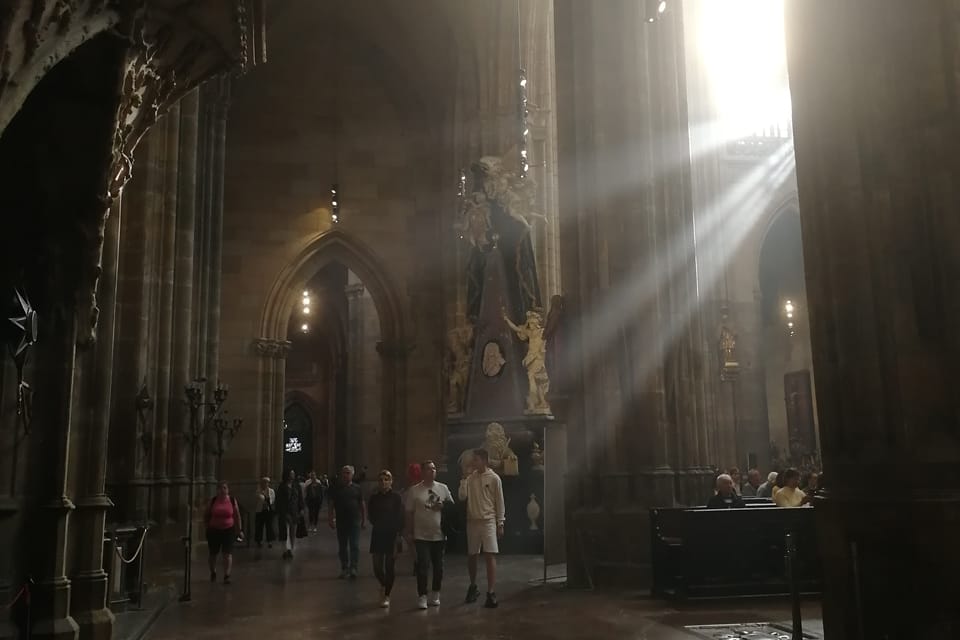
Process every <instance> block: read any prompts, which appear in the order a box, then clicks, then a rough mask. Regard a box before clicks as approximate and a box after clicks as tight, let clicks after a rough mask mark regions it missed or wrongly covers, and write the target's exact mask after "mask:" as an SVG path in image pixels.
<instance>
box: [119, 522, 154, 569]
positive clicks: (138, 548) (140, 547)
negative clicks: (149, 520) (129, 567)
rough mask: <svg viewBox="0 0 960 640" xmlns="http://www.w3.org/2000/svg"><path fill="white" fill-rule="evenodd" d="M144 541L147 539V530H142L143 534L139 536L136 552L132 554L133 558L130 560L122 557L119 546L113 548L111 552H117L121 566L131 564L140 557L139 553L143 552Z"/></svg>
mask: <svg viewBox="0 0 960 640" xmlns="http://www.w3.org/2000/svg"><path fill="white" fill-rule="evenodd" d="M146 539H147V530H146V529H144V530H143V533H142V534H140V544H139V545H137V551H136V552H135V553H134V554H133V557H132V558H130V559H129V560H127V559H126V558H124V557H123V551H122V550H121V549H120V547H119V546H117V547H114V548H113V550H114V551H116V552H117V557H119V558H120V561H121V562H122V563H123V564H131V563H132V562H133V561H134V560H136V559H137V558H138V557H139V556H140V552H141V551H143V543H144V541H145V540H146Z"/></svg>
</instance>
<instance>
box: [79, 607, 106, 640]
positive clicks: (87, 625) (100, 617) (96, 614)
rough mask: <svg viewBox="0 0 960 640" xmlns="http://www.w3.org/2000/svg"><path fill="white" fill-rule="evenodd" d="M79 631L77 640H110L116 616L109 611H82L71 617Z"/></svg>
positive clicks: (104, 609)
mask: <svg viewBox="0 0 960 640" xmlns="http://www.w3.org/2000/svg"><path fill="white" fill-rule="evenodd" d="M73 619H74V621H75V622H76V623H77V626H78V629H79V640H110V639H111V638H113V623H114V621H115V620H116V616H114V615H113V612H112V611H110V609H107V608H103V609H94V610H92V611H82V612H79V613H77V614H76V615H74V616H73Z"/></svg>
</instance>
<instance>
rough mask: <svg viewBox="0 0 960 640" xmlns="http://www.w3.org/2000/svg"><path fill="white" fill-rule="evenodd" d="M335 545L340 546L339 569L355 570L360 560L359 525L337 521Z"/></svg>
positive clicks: (357, 523)
mask: <svg viewBox="0 0 960 640" xmlns="http://www.w3.org/2000/svg"><path fill="white" fill-rule="evenodd" d="M337 544H338V545H339V546H340V568H341V569H343V570H344V571H346V570H347V569H356V568H357V562H359V560H360V523H359V522H349V523H348V522H343V523H341V522H340V521H339V520H338V521H337Z"/></svg>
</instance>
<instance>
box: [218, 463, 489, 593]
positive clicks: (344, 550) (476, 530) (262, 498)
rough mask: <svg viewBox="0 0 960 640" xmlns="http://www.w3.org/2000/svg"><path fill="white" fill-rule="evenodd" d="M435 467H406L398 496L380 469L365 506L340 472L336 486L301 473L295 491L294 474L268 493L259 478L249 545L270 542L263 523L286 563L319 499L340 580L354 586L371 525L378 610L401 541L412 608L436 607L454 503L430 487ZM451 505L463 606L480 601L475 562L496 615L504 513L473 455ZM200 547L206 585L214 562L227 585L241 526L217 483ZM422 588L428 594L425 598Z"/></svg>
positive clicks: (440, 487)
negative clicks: (463, 571)
mask: <svg viewBox="0 0 960 640" xmlns="http://www.w3.org/2000/svg"><path fill="white" fill-rule="evenodd" d="M436 476H437V466H436V464H435V463H434V462H433V461H432V460H427V461H425V462H423V463H422V464H419V465H416V464H415V465H411V466H410V467H409V468H408V470H407V479H408V486H407V488H406V490H405V491H404V492H403V493H402V494H401V493H399V492H397V491H396V490H395V489H394V488H393V474H392V473H391V472H390V471H389V470H387V469H384V470H383V471H381V472H380V473H379V475H378V477H377V487H376V489H375V490H374V491H373V492H372V493H371V495H370V496H369V498H367V499H364V495H363V491H362V489H361V487H360V485H359V484H358V483H357V482H354V468H353V467H352V466H349V465H348V466H344V467H343V468H342V469H341V470H340V473H339V477H338V478H337V481H336V482H334V483H329V482H328V481H327V480H326V477H325V476H323V477H318V476H317V474H316V473H313V472H311V473H310V477H309V478H308V479H307V480H305V481H304V482H303V483H302V484H301V482H299V481H298V479H297V476H296V473H295V472H294V471H289V472H288V473H287V475H286V476H285V477H284V481H283V482H282V483H281V484H280V486H278V487H277V488H276V490H274V489H273V488H272V487H271V486H270V478H261V479H260V482H259V485H258V487H257V490H256V493H255V506H254V508H255V516H254V523H255V524H254V541H255V543H256V544H257V546H258V547H261V546H262V545H263V542H264V539H265V540H266V543H267V547H268V548H272V547H273V542H274V528H273V522H274V520H275V521H276V524H277V534H278V536H279V540H280V541H281V542H282V543H284V544H285V549H284V552H283V557H284V559H287V560H290V559H292V558H293V551H294V547H295V540H296V539H297V538H303V537H306V536H307V535H308V527H307V522H306V519H308V520H309V524H310V527H311V528H312V530H313V531H314V532H315V531H316V530H317V522H318V520H319V514H320V511H321V508H322V504H323V500H324V498H326V499H327V520H328V524H329V526H330V528H331V529H333V530H335V531H336V535H337V545H338V550H339V553H338V555H339V561H340V574H339V577H340V578H341V579H355V578H357V576H358V574H359V561H360V531H361V530H362V529H365V528H366V526H367V522H368V521H369V523H370V524H371V525H372V528H373V530H372V532H371V536H370V554H371V556H372V559H373V572H374V575H375V576H376V578H377V581H378V582H379V583H380V598H379V604H380V606H381V607H384V608H386V607H389V606H390V596H391V592H392V590H393V586H394V582H395V576H396V568H395V564H396V557H397V555H398V554H399V553H400V552H401V551H402V549H403V546H404V543H406V544H407V545H408V546H410V547H411V548H413V549H414V551H415V556H416V561H415V573H416V578H417V607H418V608H420V609H427V608H429V607H436V606H439V605H440V590H441V587H442V583H443V564H444V551H445V547H446V541H447V538H448V537H449V535H450V534H451V532H452V530H453V529H454V528H455V526H454V524H453V520H454V519H455V517H454V515H453V512H452V511H451V508H452V506H453V505H454V504H455V501H454V497H453V495H452V493H451V492H450V489H449V488H448V487H447V485H445V484H443V483H441V482H437V480H436ZM458 498H459V500H460V501H465V502H466V511H467V520H466V538H467V554H468V562H467V566H468V571H469V576H470V586H469V588H468V589H467V594H466V598H465V602H467V603H473V602H476V601H477V600H478V599H479V597H480V589H479V588H478V586H477V570H478V564H479V562H478V561H479V558H480V556H483V558H484V563H485V566H486V578H487V584H486V587H487V591H486V601H485V605H484V606H486V607H487V608H496V607H497V596H496V566H497V565H496V554H497V553H498V552H499V544H498V540H499V539H500V538H502V537H503V527H504V520H505V505H504V498H503V485H502V483H501V480H500V477H499V476H498V475H497V474H496V473H494V471H493V470H492V469H491V468H490V466H489V454H488V452H487V451H486V450H485V449H476V450H475V451H474V452H473V457H472V460H471V462H470V464H469V473H468V474H467V475H466V476H465V477H464V478H463V479H462V480H461V481H460V486H459V490H458ZM206 524H207V541H208V544H209V549H210V580H211V581H216V579H217V574H216V560H217V556H218V555H222V557H223V567H224V584H229V583H230V570H231V567H232V562H233V556H232V553H233V544H234V542H235V541H236V540H238V539H242V535H243V534H242V532H243V525H242V522H241V517H240V509H239V506H238V504H237V501H236V499H235V498H234V497H232V496H231V495H230V490H229V487H228V485H227V484H226V483H221V484H220V485H219V486H218V490H217V495H216V496H215V497H214V498H213V500H212V501H211V503H210V506H209V507H208V509H207V514H206ZM428 586H429V587H430V588H429V590H428Z"/></svg>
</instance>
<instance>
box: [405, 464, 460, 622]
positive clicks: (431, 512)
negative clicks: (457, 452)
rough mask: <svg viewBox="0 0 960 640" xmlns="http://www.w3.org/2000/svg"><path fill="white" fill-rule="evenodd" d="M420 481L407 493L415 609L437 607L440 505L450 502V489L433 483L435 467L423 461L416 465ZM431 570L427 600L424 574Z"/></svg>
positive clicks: (440, 566) (440, 562)
mask: <svg viewBox="0 0 960 640" xmlns="http://www.w3.org/2000/svg"><path fill="white" fill-rule="evenodd" d="M420 470H421V473H422V475H423V480H421V481H420V482H419V483H418V484H416V485H414V486H412V487H410V488H408V489H407V495H406V504H405V507H406V510H407V519H406V523H407V538H408V539H409V540H412V542H413V546H414V547H415V548H416V552H417V564H416V568H417V607H419V608H420V609H426V608H427V606H431V607H439V606H440V587H441V586H442V583H443V552H444V546H445V538H444V535H443V526H442V522H441V520H442V515H443V505H444V503H450V502H453V495H452V494H451V493H450V489H449V488H448V487H447V485H445V484H443V483H442V482H437V481H436V478H437V465H436V464H434V462H433V461H432V460H427V461H425V462H424V463H423V464H421V465H420ZM431 566H432V567H433V581H432V584H431V587H432V593H431V594H430V598H429V599H428V598H427V570H429V569H430V567H431Z"/></svg>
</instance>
